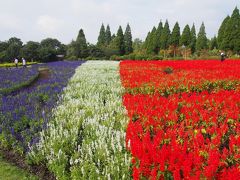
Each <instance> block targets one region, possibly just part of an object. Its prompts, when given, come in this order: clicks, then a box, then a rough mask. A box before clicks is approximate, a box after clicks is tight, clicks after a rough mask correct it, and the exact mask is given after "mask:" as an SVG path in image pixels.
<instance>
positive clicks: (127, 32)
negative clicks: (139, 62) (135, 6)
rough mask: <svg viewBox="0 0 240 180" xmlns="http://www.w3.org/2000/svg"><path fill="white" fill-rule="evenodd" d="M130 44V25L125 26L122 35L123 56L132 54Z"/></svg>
mask: <svg viewBox="0 0 240 180" xmlns="http://www.w3.org/2000/svg"><path fill="white" fill-rule="evenodd" d="M132 44H133V42H132V33H131V28H130V25H129V24H127V27H126V30H125V33H124V45H125V54H130V53H132V52H133V47H132Z"/></svg>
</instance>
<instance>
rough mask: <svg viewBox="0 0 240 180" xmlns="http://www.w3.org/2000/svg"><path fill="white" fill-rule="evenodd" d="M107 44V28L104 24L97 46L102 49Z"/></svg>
mask: <svg viewBox="0 0 240 180" xmlns="http://www.w3.org/2000/svg"><path fill="white" fill-rule="evenodd" d="M105 44H106V35H105V27H104V24H102V26H101V28H100V32H99V35H98V42H97V46H99V47H101V46H105Z"/></svg>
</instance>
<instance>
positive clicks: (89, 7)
mask: <svg viewBox="0 0 240 180" xmlns="http://www.w3.org/2000/svg"><path fill="white" fill-rule="evenodd" d="M23 1H24V3H23ZM235 6H238V8H240V1H239V0H228V1H226V0H201V1H199V0H167V1H166V0H41V1H37V0H8V1H4V0H0V40H4V39H7V38H9V37H12V36H18V37H19V38H22V40H23V41H25V42H26V41H29V40H35V41H40V40H42V39H43V38H46V37H54V38H57V39H59V40H60V41H62V42H64V43H69V42H70V41H71V40H72V39H75V38H76V37H77V33H78V31H79V29H80V28H83V30H84V33H85V35H86V38H87V40H88V41H89V42H91V43H95V42H96V41H97V37H98V33H99V29H100V26H101V24H102V23H104V24H105V25H107V24H109V25H110V28H111V31H112V33H116V31H117V29H118V26H119V25H122V27H123V28H125V27H126V24H127V23H130V26H131V29H132V34H133V37H134V38H137V37H138V38H141V39H143V40H144V39H145V37H146V35H147V33H148V31H150V30H151V29H152V27H153V26H157V25H158V23H159V21H160V20H162V21H163V22H165V20H166V19H168V21H169V24H170V28H171V29H172V27H173V25H174V24H175V22H176V21H178V22H179V25H180V27H181V29H183V28H184V26H185V25H186V24H189V25H190V26H191V25H192V24H193V23H195V25H196V29H197V31H198V29H199V26H200V25H201V23H202V22H204V23H205V27H206V32H207V35H208V37H213V35H214V34H217V30H218V28H219V26H220V24H221V22H222V21H223V19H224V18H225V17H226V16H227V15H229V14H231V13H232V11H233V9H234V8H235Z"/></svg>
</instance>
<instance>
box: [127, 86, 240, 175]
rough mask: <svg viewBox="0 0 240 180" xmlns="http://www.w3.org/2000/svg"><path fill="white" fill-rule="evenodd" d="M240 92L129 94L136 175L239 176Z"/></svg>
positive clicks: (129, 138) (129, 131)
mask: <svg viewBox="0 0 240 180" xmlns="http://www.w3.org/2000/svg"><path fill="white" fill-rule="evenodd" d="M239 102H240V93H239V92H235V91H220V92H218V93H213V94H208V92H203V93H201V94H196V93H193V94H186V93H183V94H182V95H181V96H179V95H177V94H176V95H172V96H170V97H169V98H165V97H160V96H159V95H157V94H156V95H153V96H149V95H141V94H139V95H130V94H126V95H125V96H124V105H125V106H126V108H127V109H128V113H129V117H130V119H131V121H130V123H129V125H128V129H127V139H126V141H127V144H128V145H129V150H130V151H131V153H132V156H133V159H132V162H133V166H134V172H133V175H134V178H135V179H139V178H140V177H151V178H153V179H154V178H160V177H164V176H172V177H174V179H180V178H184V179H190V178H191V179H192V178H195V179H200V178H207V179H212V178H222V179H224V178H226V175H229V174H230V175H231V176H230V175H229V176H228V178H229V179H232V178H233V177H234V178H236V177H239V176H240V171H239V164H240V136H239V134H240V114H239V109H240V103H239Z"/></svg>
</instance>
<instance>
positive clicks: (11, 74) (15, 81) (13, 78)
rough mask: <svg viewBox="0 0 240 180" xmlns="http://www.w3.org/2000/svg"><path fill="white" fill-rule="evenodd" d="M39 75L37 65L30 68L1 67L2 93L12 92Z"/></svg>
mask: <svg viewBox="0 0 240 180" xmlns="http://www.w3.org/2000/svg"><path fill="white" fill-rule="evenodd" d="M37 77H38V69H37V66H32V67H28V68H0V82H1V83H0V94H3V93H5V94H6V93H10V92H12V91H14V90H17V89H19V88H21V87H23V86H26V85H28V84H30V83H31V82H32V81H34V80H35V79H36V78H37Z"/></svg>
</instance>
